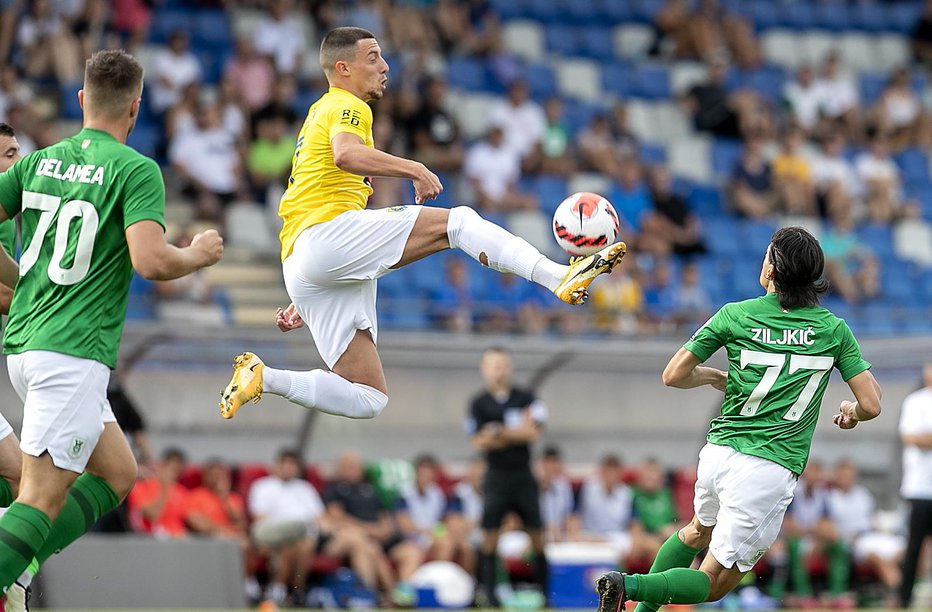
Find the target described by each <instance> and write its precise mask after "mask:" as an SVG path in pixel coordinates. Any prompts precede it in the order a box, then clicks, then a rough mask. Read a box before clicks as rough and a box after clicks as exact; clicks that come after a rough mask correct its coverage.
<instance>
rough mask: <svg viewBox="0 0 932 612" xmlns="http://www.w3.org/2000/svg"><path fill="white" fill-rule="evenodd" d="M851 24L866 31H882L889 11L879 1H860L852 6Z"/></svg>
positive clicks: (885, 25)
mask: <svg viewBox="0 0 932 612" xmlns="http://www.w3.org/2000/svg"><path fill="white" fill-rule="evenodd" d="M851 25H852V26H853V27H855V28H857V29H858V30H863V31H865V32H882V31H883V30H885V29H886V27H887V13H886V11H885V10H884V8H883V6H882V5H881V4H880V3H879V2H876V3H875V2H859V3H857V4H855V5H854V6H853V7H851Z"/></svg>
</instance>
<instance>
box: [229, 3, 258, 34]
mask: <svg viewBox="0 0 932 612" xmlns="http://www.w3.org/2000/svg"><path fill="white" fill-rule="evenodd" d="M263 15H265V12H264V11H261V10H259V9H247V8H237V9H233V10H232V11H231V12H230V20H231V21H232V25H233V36H235V37H236V38H239V37H241V36H252V33H253V31H254V30H255V29H256V25H258V23H259V22H260V21H262V17H263Z"/></svg>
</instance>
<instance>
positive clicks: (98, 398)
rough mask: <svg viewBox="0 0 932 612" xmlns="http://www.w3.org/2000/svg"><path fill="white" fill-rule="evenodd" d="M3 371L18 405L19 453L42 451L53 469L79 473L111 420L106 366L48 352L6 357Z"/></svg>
mask: <svg viewBox="0 0 932 612" xmlns="http://www.w3.org/2000/svg"><path fill="white" fill-rule="evenodd" d="M7 367H8V368H9V371H10V382H12V383H13V388H14V389H16V393H17V394H19V397H20V399H21V400H22V401H23V431H22V435H21V436H20V444H19V446H20V449H22V451H23V452H24V453H26V454H27V455H32V456H33V457H39V456H41V455H42V453H45V452H48V454H49V455H50V456H51V457H52V463H54V464H55V465H56V467H59V468H61V469H63V470H70V471H72V472H78V473H81V472H83V471H84V468H85V467H86V466H87V462H88V460H89V459H90V458H91V453H93V452H94V448H95V447H96V446H97V441H98V440H99V439H100V434H101V433H103V430H104V423H113V422H115V421H116V418H114V416H113V410H111V409H110V403H109V402H108V401H107V383H108V382H110V368H108V367H107V366H105V365H104V364H102V363H100V362H99V361H94V360H92V359H82V358H80V357H73V356H71V355H64V354H62V353H55V352H52V351H26V352H25V353H21V354H19V355H10V356H9V357H7Z"/></svg>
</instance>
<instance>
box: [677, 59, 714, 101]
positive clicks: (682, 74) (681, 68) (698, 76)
mask: <svg viewBox="0 0 932 612" xmlns="http://www.w3.org/2000/svg"><path fill="white" fill-rule="evenodd" d="M707 73H708V70H707V69H706V67H705V65H704V64H701V63H699V62H676V63H674V64H673V66H672V67H671V68H670V89H671V91H672V92H673V94H674V95H675V96H681V95H683V94H685V93H686V92H687V91H689V90H690V89H692V88H693V86H695V85H698V84H700V83H702V82H703V81H705V79H706V74H707Z"/></svg>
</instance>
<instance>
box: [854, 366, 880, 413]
mask: <svg viewBox="0 0 932 612" xmlns="http://www.w3.org/2000/svg"><path fill="white" fill-rule="evenodd" d="M848 387H849V388H850V389H851V392H852V393H854V399H855V400H856V401H855V402H849V403H851V404H854V405H853V407H852V412H851V414H852V415H853V416H854V417H855V418H857V420H858V421H869V420H871V419H875V418H877V417H878V416H880V410H881V408H880V400H881V398H882V396H883V393H882V391H881V389H880V384H878V383H877V379H875V378H874V375H873V374H871V371H870V370H864V371H863V372H861V373H860V374H858V375H856V376H853V377H851V378H850V379H848Z"/></svg>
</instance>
